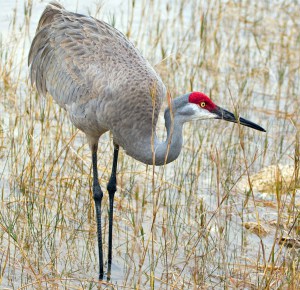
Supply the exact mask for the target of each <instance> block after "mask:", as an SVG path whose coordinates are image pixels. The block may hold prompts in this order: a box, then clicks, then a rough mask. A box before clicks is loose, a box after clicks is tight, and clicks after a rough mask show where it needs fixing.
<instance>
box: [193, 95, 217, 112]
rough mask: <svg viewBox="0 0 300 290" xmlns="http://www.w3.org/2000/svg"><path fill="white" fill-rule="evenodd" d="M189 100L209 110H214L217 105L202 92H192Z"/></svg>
mask: <svg viewBox="0 0 300 290" xmlns="http://www.w3.org/2000/svg"><path fill="white" fill-rule="evenodd" d="M189 102H190V103H193V104H196V105H198V106H200V107H201V108H202V109H206V110H208V111H212V110H214V109H215V108H216V107H217V105H216V104H215V103H214V102H213V101H212V100H211V99H210V98H209V97H208V96H207V95H205V94H204V93H201V92H192V93H191V94H190V95H189Z"/></svg>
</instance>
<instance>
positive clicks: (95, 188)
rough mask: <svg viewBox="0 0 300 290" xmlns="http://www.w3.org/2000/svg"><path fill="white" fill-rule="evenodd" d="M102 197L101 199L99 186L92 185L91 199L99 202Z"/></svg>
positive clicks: (101, 193) (101, 194)
mask: <svg viewBox="0 0 300 290" xmlns="http://www.w3.org/2000/svg"><path fill="white" fill-rule="evenodd" d="M102 197H103V192H102V190H101V188H100V186H99V185H98V186H97V185H94V186H93V198H94V201H96V202H97V201H98V202H101V200H102Z"/></svg>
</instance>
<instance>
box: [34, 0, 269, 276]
mask: <svg viewBox="0 0 300 290" xmlns="http://www.w3.org/2000/svg"><path fill="white" fill-rule="evenodd" d="M28 65H29V66H30V78H31V82H32V84H34V83H35V86H36V88H37V91H38V93H39V94H40V95H43V96H46V93H47V92H48V93H49V94H50V95H52V97H53V98H54V99H55V101H56V102H57V103H58V104H59V106H61V107H62V108H64V109H65V110H66V111H67V113H68V115H69V117H70V119H71V122H72V123H73V124H74V125H75V126H76V127H77V128H79V129H80V130H81V131H83V132H84V133H85V135H86V137H87V140H88V143H89V146H90V149H91V153H92V166H93V198H94V201H95V208H96V221H97V233H98V250H99V279H100V280H102V279H103V276H104V271H103V251H102V230H101V201H102V196H103V192H102V190H101V188H100V185H99V181H98V171H97V148H98V141H99V138H100V136H101V135H102V134H104V133H105V132H107V131H111V132H112V135H113V142H114V154H113V164H112V171H111V176H110V179H109V182H108V185H107V190H108V194H109V238H108V262H107V263H108V270H107V277H108V279H109V277H110V275H111V262H112V225H113V202H114V195H115V192H116V170H117V161H118V152H119V146H121V147H123V148H124V149H125V151H126V153H127V154H128V155H130V156H132V157H133V158H135V159H136V160H139V161H141V162H143V163H145V164H150V165H164V164H167V163H169V162H172V161H173V160H175V159H176V158H177V157H178V155H179V153H180V151H181V147H182V142H183V140H182V128H183V124H184V123H185V122H189V121H192V120H203V119H223V120H226V121H229V122H234V123H240V124H241V125H245V126H248V127H251V128H254V129H256V130H260V131H265V130H264V129H263V128H262V127H260V126H258V125H256V124H254V123H252V122H250V121H248V120H246V119H243V118H236V117H235V116H234V114H232V113H230V112H228V111H226V110H224V109H222V108H220V107H218V106H217V105H216V104H215V103H214V102H213V101H211V100H210V99H209V98H208V97H207V96H206V95H205V94H203V93H200V92H191V93H187V94H184V95H182V96H179V97H177V98H175V99H174V100H173V101H171V102H170V104H169V106H168V108H167V109H166V110H165V113H164V118H165V127H166V131H167V138H166V140H165V141H160V140H159V139H158V138H157V136H156V134H155V128H156V123H157V119H158V114H159V111H160V108H161V104H162V101H163V99H164V98H165V97H166V88H165V86H164V84H163V82H162V80H161V78H160V77H159V75H158V74H157V73H156V72H155V70H154V69H153V68H152V67H151V65H150V64H149V63H148V62H147V60H146V59H145V58H144V57H143V56H142V55H141V53H140V52H139V51H138V50H137V49H136V48H135V47H134V45H133V44H132V43H131V42H130V41H129V40H128V39H127V38H126V37H125V36H124V35H123V34H122V33H121V32H119V31H118V30H117V29H115V28H114V27H112V26H110V25H109V24H107V23H105V22H103V21H100V20H97V19H95V18H93V17H90V16H85V15H81V14H77V13H72V12H69V11H67V10H65V9H64V7H63V6H61V5H60V4H58V3H57V2H50V3H49V4H48V5H47V6H46V8H45V10H44V12H43V14H42V16H41V18H40V21H39V23H38V27H37V30H36V35H35V37H34V39H33V41H32V44H31V48H30V52H29V56H28Z"/></svg>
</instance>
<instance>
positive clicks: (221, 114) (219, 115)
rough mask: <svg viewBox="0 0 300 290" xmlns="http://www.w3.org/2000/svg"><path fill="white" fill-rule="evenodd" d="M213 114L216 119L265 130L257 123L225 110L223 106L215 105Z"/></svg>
mask: <svg viewBox="0 0 300 290" xmlns="http://www.w3.org/2000/svg"><path fill="white" fill-rule="evenodd" d="M212 113H214V114H216V119H222V120H225V121H229V122H233V123H240V124H241V125H244V126H247V127H250V128H253V129H255V130H258V131H262V132H266V130H265V129H264V128H262V127H260V126H258V125H257V124H255V123H253V122H251V121H248V120H246V119H244V118H241V117H240V118H236V116H235V115H234V114H232V113H230V112H228V111H226V110H225V109H223V108H220V107H217V108H216V109H215V110H213V112H212Z"/></svg>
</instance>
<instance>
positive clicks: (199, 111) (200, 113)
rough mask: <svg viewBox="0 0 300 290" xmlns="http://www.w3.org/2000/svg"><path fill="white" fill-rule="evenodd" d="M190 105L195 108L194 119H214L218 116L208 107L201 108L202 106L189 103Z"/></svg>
mask: <svg viewBox="0 0 300 290" xmlns="http://www.w3.org/2000/svg"><path fill="white" fill-rule="evenodd" d="M189 107H190V108H191V109H192V110H193V112H194V115H193V119H194V120H206V119H214V118H216V115H215V114H214V113H211V112H209V111H208V110H206V109H203V108H201V107H200V106H198V105H196V104H193V103H189Z"/></svg>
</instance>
